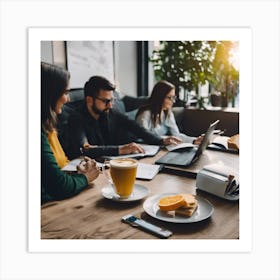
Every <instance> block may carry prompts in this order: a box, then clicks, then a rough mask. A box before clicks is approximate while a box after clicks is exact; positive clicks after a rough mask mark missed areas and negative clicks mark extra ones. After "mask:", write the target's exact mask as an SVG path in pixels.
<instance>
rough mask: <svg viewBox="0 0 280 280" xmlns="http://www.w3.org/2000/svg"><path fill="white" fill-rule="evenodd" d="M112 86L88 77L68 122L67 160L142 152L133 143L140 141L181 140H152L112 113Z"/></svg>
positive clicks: (170, 140) (173, 140) (171, 139)
mask: <svg viewBox="0 0 280 280" xmlns="http://www.w3.org/2000/svg"><path fill="white" fill-rule="evenodd" d="M114 90H115V86H114V85H113V84H112V83H111V82H110V81H108V80H107V79H106V78H104V77H101V76H93V77H91V78H90V79H89V80H88V81H87V82H86V83H85V86H84V93H85V103H84V104H83V105H82V106H81V107H80V108H79V109H78V114H75V115H73V116H71V117H70V119H69V133H70V143H69V144H70V150H69V152H68V157H69V158H71V159H72V158H75V157H78V156H80V155H81V154H84V155H87V156H90V157H92V158H96V157H100V156H105V155H107V156H116V155H125V154H132V153H142V152H144V150H143V148H142V147H141V145H139V144H137V143H135V142H133V140H134V141H135V140H136V139H139V138H140V139H142V140H143V141H144V142H145V143H146V144H152V145H169V144H174V143H180V142H181V140H180V139H178V138H176V137H174V136H168V137H166V138H164V139H162V138H161V137H158V136H155V135H154V134H152V133H150V132H149V131H148V130H146V129H144V128H143V127H142V126H140V125H138V124H137V123H136V121H134V120H130V119H128V118H127V116H125V115H124V114H122V113H120V112H118V111H116V110H114V109H113V103H114V97H113V96H114V95H113V91H114Z"/></svg>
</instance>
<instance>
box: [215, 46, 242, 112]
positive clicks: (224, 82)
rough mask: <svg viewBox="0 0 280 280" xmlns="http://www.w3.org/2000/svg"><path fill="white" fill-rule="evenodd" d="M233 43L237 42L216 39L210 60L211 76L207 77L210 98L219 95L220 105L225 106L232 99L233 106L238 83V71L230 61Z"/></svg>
mask: <svg viewBox="0 0 280 280" xmlns="http://www.w3.org/2000/svg"><path fill="white" fill-rule="evenodd" d="M235 44H237V43H236V42H232V41H218V42H217V45H216V50H215V56H214V59H213V62H212V76H211V77H210V79H209V82H210V84H211V88H212V90H211V91H212V94H213V97H212V96H211V99H212V100H215V99H217V98H218V97H217V96H219V97H220V106H221V107H227V106H228V102H229V101H232V102H233V106H234V101H235V95H236V92H237V88H238V84H239V71H238V70H237V69H236V68H235V67H234V65H233V63H232V61H231V56H232V54H231V50H232V49H233V48H234V46H235ZM212 105H213V106H215V105H214V104H212Z"/></svg>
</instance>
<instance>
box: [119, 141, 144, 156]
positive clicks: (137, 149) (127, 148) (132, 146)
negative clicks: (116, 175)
mask: <svg viewBox="0 0 280 280" xmlns="http://www.w3.org/2000/svg"><path fill="white" fill-rule="evenodd" d="M138 153H145V150H144V149H143V148H142V147H141V145H138V144H136V143H134V142H132V143H129V144H125V145H122V146H119V155H128V154H138Z"/></svg>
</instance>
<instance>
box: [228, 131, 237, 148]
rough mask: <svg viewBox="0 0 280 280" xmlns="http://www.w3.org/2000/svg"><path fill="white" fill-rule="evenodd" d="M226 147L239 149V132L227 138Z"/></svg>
mask: <svg viewBox="0 0 280 280" xmlns="http://www.w3.org/2000/svg"><path fill="white" fill-rule="evenodd" d="M228 148H229V149H235V150H239V134H235V135H233V136H231V137H230V138H229V139H228Z"/></svg>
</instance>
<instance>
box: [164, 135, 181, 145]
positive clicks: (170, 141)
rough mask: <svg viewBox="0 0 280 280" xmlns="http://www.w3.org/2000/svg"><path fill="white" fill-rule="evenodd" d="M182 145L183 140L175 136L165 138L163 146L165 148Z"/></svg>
mask: <svg viewBox="0 0 280 280" xmlns="http://www.w3.org/2000/svg"><path fill="white" fill-rule="evenodd" d="M180 143H182V140H181V139H180V138H178V137H175V136H167V137H165V138H163V145H165V146H167V145H178V144H180Z"/></svg>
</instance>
